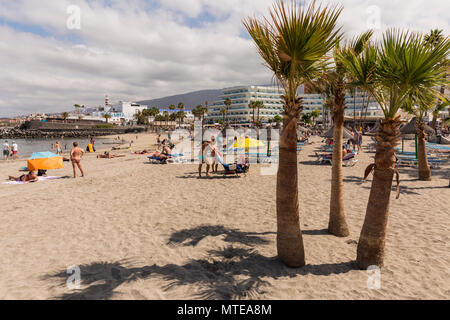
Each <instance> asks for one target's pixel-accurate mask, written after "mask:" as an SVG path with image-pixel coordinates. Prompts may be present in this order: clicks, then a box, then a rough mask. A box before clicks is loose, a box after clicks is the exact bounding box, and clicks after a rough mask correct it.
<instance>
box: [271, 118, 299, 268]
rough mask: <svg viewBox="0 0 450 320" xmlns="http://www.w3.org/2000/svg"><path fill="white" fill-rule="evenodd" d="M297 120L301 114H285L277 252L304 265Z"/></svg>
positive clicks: (287, 261)
mask: <svg viewBox="0 0 450 320" xmlns="http://www.w3.org/2000/svg"><path fill="white" fill-rule="evenodd" d="M297 122H298V116H293V115H288V114H285V115H284V117H283V123H284V127H283V131H282V133H281V137H280V157H279V161H280V163H279V167H278V174H277V193H276V196H277V201H276V202H277V251H278V258H279V259H280V261H281V262H283V263H284V264H286V265H287V266H289V267H302V266H304V265H305V252H304V248H303V238H302V233H301V231H300V218H299V208H298V171H297Z"/></svg>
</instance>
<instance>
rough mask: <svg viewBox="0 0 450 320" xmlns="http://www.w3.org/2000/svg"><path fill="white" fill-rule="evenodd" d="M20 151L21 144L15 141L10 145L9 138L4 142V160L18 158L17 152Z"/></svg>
mask: <svg viewBox="0 0 450 320" xmlns="http://www.w3.org/2000/svg"><path fill="white" fill-rule="evenodd" d="M18 152H19V146H18V145H17V143H16V142H15V141H13V142H12V144H11V145H9V143H8V140H5V142H4V143H3V158H4V160H9V159H10V158H12V159H14V160H16V159H17V154H18Z"/></svg>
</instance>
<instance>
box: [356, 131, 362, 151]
mask: <svg viewBox="0 0 450 320" xmlns="http://www.w3.org/2000/svg"><path fill="white" fill-rule="evenodd" d="M357 145H358V152H361V147H362V132H358V143H357Z"/></svg>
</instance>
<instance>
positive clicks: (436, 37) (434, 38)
mask: <svg viewBox="0 0 450 320" xmlns="http://www.w3.org/2000/svg"><path fill="white" fill-rule="evenodd" d="M444 39H445V37H444V35H443V34H442V30H439V29H434V30H431V31H430V33H429V34H426V35H425V37H424V40H425V41H426V42H428V43H429V44H430V45H432V46H433V47H434V46H436V45H438V44H439V43H440V42H441V41H443V40H444ZM441 63H443V64H446V65H448V59H447V58H444V60H443V61H442V62H441ZM444 76H445V77H447V73H445V75H444ZM440 94H441V95H442V96H443V95H444V94H445V84H443V85H442V86H441V90H440ZM443 110H444V107H442V100H441V99H438V100H437V104H436V107H435V109H434V110H433V112H432V113H433V121H432V123H431V127H432V128H433V129H436V122H437V118H438V117H439V113H440V112H441V111H443Z"/></svg>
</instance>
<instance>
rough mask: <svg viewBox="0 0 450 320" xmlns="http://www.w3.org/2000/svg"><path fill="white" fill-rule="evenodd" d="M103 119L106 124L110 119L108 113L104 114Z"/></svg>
mask: <svg viewBox="0 0 450 320" xmlns="http://www.w3.org/2000/svg"><path fill="white" fill-rule="evenodd" d="M104 118H105V119H106V123H108V122H109V119H111V115H110V114H109V113H105V115H104Z"/></svg>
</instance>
